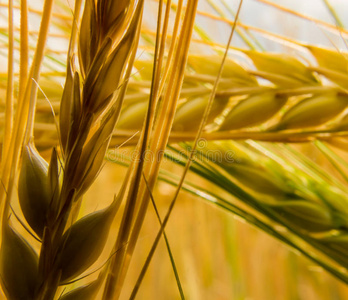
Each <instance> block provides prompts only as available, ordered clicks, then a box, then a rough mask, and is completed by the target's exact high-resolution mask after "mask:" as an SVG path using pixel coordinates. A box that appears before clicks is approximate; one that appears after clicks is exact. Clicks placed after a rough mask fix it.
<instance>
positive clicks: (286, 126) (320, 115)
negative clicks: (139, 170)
mask: <svg viewBox="0 0 348 300" xmlns="http://www.w3.org/2000/svg"><path fill="white" fill-rule="evenodd" d="M308 49H309V50H310V52H311V53H312V54H313V56H314V57H315V58H316V59H317V62H318V66H307V65H305V64H304V63H302V62H301V61H300V60H298V59H297V58H296V57H294V56H289V55H282V54H267V55H265V54H263V53H257V52H250V51H244V52H245V53H246V54H247V55H248V56H249V57H251V59H252V60H253V62H254V66H255V67H257V71H248V70H247V69H245V68H243V67H241V66H240V65H239V64H238V63H236V62H235V61H232V60H228V62H227V65H226V68H225V69H224V73H223V77H222V80H221V82H220V84H219V89H218V91H217V97H216V100H215V102H214V107H213V109H212V112H211V116H210V118H209V120H208V121H209V124H208V125H207V127H206V131H205V132H204V133H203V136H204V138H206V139H207V140H216V139H226V140H227V139H249V138H250V139H255V140H263V141H278V142H303V141H308V140H311V139H312V138H313V137H316V138H319V139H325V140H333V142H334V141H337V140H339V138H340V137H344V136H346V135H347V131H346V125H345V124H346V120H347V117H346V114H342V112H344V111H345V108H346V107H347V104H348V96H347V91H346V80H345V76H347V78H348V74H347V69H346V68H345V67H344V65H345V64H346V55H347V54H345V53H337V52H336V50H329V49H324V48H319V47H314V46H308ZM199 60H201V61H202V62H203V63H201V64H200V63H199ZM205 61H206V62H207V61H209V64H208V63H204V62H205ZM188 63H189V66H190V67H191V71H190V72H189V71H187V72H186V76H185V81H184V86H183V90H182V93H181V97H182V98H183V99H185V102H183V103H182V104H181V105H180V107H179V109H178V111H177V113H176V117H175V120H174V126H173V131H172V133H171V139H170V140H171V141H172V142H177V141H183V140H191V139H193V136H194V134H195V128H196V127H195V125H194V123H195V124H197V122H194V120H193V117H192V113H194V114H195V115H196V117H195V118H197V119H199V118H200V117H201V115H202V113H203V109H204V105H205V103H206V101H207V100H206V99H207V95H208V94H209V92H210V88H209V85H210V84H211V82H212V80H213V79H214V77H215V75H216V72H217V68H218V57H212V56H197V55H191V56H189V61H188ZM136 66H137V68H138V71H139V73H140V75H141V79H142V80H145V81H144V83H143V85H144V87H145V86H147V82H148V81H146V80H147V79H148V77H149V76H148V75H147V74H149V69H150V68H151V62H148V61H144V62H139V61H138V62H137V64H136ZM328 66H331V69H329V68H328ZM150 74H151V72H150ZM70 77H72V75H70ZM257 77H259V78H263V79H267V80H268V81H269V82H270V83H269V84H265V83H263V84H259V83H258V82H257V80H256V79H257ZM322 79H328V80H330V82H331V83H327V82H325V84H324V83H323V80H322ZM70 80H71V81H72V79H70ZM53 95H54V93H53V94H52V97H53ZM146 97H147V93H146V92H145V91H144V88H142V87H141V85H139V81H134V80H131V81H130V84H129V89H128V92H127V94H126V95H125V101H124V105H123V107H122V113H121V119H120V122H119V124H118V126H117V127H116V131H115V132H114V134H115V136H114V138H113V139H112V140H111V144H112V145H117V144H121V141H122V140H124V139H126V137H127V136H128V137H129V136H132V135H133V134H134V133H135V132H136V131H138V130H140V127H141V125H142V120H143V118H144V116H145V111H146ZM41 107H42V108H41ZM44 107H46V108H44ZM63 107H64V104H63ZM38 110H39V111H42V113H41V115H42V116H43V115H45V114H46V115H47V114H49V111H50V109H49V108H48V107H47V104H41V103H40V102H39V105H38ZM56 113H59V111H58V109H57V111H56ZM60 115H62V116H66V112H65V109H63V111H62V112H61V113H60ZM65 118H66V117H65ZM46 120H47V118H46ZM65 123H66V124H67V123H68V120H66V121H65ZM45 124H46V126H45ZM61 126H63V125H61ZM65 126H66V125H65ZM36 128H37V131H36V132H37V137H38V138H37V145H38V146H40V145H42V147H47V146H51V145H52V143H53V142H54V140H55V134H54V130H55V129H54V126H53V124H52V125H51V127H50V126H49V125H48V124H47V121H45V120H44V122H41V123H38V124H37V126H36ZM50 132H51V133H50ZM62 132H67V130H66V129H65V128H62ZM64 139H66V137H64V136H63V140H64ZM130 142H131V143H135V142H136V139H133V140H132V141H130Z"/></svg>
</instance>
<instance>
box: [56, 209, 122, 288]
mask: <svg viewBox="0 0 348 300" xmlns="http://www.w3.org/2000/svg"><path fill="white" fill-rule="evenodd" d="M114 208H115V206H114V204H112V205H111V206H109V207H108V208H106V209H103V210H100V211H97V212H94V213H91V214H89V215H87V216H85V217H83V218H82V219H80V220H78V221H77V222H76V223H75V224H73V225H72V226H71V227H70V228H69V229H68V230H67V231H66V232H65V234H64V235H63V237H62V239H61V241H60V244H59V246H58V251H57V253H58V255H57V259H56V261H55V264H54V269H55V270H56V271H57V272H59V271H61V277H60V281H61V284H64V283H66V282H68V281H70V280H71V279H73V278H75V277H76V276H78V275H79V274H81V273H82V272H84V271H85V270H86V269H88V268H89V267H90V266H91V265H92V264H93V263H94V262H95V261H96V260H97V258H98V257H99V255H100V254H101V252H102V250H103V249H104V245H105V242H106V239H107V237H108V234H109V229H110V225H111V223H112V220H113V216H114V213H115V210H114Z"/></svg>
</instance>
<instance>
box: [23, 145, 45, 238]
mask: <svg viewBox="0 0 348 300" xmlns="http://www.w3.org/2000/svg"><path fill="white" fill-rule="evenodd" d="M47 172H48V165H47V162H46V161H45V160H44V159H43V158H42V157H41V156H40V154H39V153H38V152H37V150H36V148H35V146H34V145H33V144H28V145H27V146H25V147H24V149H23V161H22V166H21V171H20V175H19V182H18V199H19V203H20V206H21V209H22V212H23V215H24V217H25V219H26V220H27V222H28V224H29V225H30V227H31V228H32V229H33V230H34V231H35V233H36V234H37V235H38V236H39V237H40V238H41V237H42V235H43V230H44V226H45V222H46V217H47V210H48V207H49V204H50V200H51V197H50V195H49V184H48V174H47Z"/></svg>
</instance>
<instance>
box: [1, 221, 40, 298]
mask: <svg viewBox="0 0 348 300" xmlns="http://www.w3.org/2000/svg"><path fill="white" fill-rule="evenodd" d="M2 232H3V237H2V246H1V252H0V279H1V286H2V288H3V290H4V292H5V294H6V297H7V299H9V300H20V299H26V300H31V299H34V293H35V289H36V287H37V278H38V256H37V254H36V253H35V251H34V250H33V248H31V246H30V245H29V244H28V243H27V241H25V240H24V239H23V237H22V236H20V235H19V234H18V233H17V232H15V231H14V230H13V229H12V228H11V227H10V226H9V225H5V228H3V231H2Z"/></svg>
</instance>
